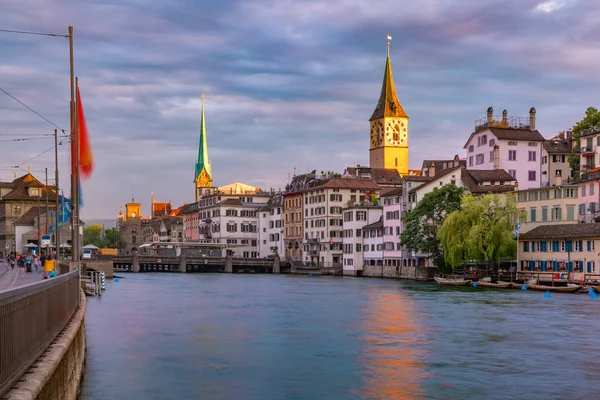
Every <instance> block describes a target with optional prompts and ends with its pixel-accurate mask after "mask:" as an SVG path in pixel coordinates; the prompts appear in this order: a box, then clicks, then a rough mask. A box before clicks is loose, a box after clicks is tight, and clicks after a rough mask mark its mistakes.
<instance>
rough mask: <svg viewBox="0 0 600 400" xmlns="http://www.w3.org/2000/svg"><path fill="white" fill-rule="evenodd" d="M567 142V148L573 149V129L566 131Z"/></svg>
mask: <svg viewBox="0 0 600 400" xmlns="http://www.w3.org/2000/svg"><path fill="white" fill-rule="evenodd" d="M567 143H568V144H569V149H571V150H572V149H573V131H572V130H570V129H569V130H568V131H567Z"/></svg>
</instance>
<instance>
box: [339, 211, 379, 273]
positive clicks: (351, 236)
mask: <svg viewBox="0 0 600 400" xmlns="http://www.w3.org/2000/svg"><path fill="white" fill-rule="evenodd" d="M381 213H382V207H380V206H376V205H373V204H367V203H365V204H363V205H360V204H358V205H356V204H355V205H351V206H347V207H344V208H343V209H342V215H343V226H342V228H343V230H342V252H343V263H342V264H343V266H342V267H343V274H344V275H348V276H360V275H361V274H362V270H363V265H364V262H365V261H364V260H365V257H364V255H365V254H366V253H365V252H366V251H367V248H366V247H364V242H363V237H364V236H363V228H365V227H366V226H368V225H371V224H373V223H375V222H379V221H381V215H382V214H381ZM369 255H372V253H370V248H369Z"/></svg>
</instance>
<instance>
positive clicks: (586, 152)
mask: <svg viewBox="0 0 600 400" xmlns="http://www.w3.org/2000/svg"><path fill="white" fill-rule="evenodd" d="M579 153H580V154H581V155H582V156H583V157H592V156H594V155H595V153H594V148H593V147H588V146H586V147H582V148H581V149H579Z"/></svg>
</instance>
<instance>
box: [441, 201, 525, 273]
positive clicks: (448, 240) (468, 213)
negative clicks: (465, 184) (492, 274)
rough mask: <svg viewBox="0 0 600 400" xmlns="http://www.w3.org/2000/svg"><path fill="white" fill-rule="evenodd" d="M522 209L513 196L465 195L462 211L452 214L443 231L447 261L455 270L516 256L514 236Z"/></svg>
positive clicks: (493, 262)
mask: <svg viewBox="0 0 600 400" xmlns="http://www.w3.org/2000/svg"><path fill="white" fill-rule="evenodd" d="M517 215H519V210H518V208H517V205H516V203H515V200H514V196H513V195H512V194H488V195H485V196H483V197H475V196H471V195H465V196H464V197H463V199H462V203H461V208H460V210H457V211H455V212H453V213H452V214H450V215H448V217H447V218H446V220H445V221H444V224H443V225H442V227H441V228H440V229H439V239H440V241H441V243H442V247H443V248H444V259H445V261H446V262H447V263H448V264H449V265H451V266H452V267H453V268H454V267H456V266H457V265H459V264H462V263H463V262H465V261H467V260H477V261H488V262H491V263H492V266H494V265H498V264H499V263H500V258H502V257H515V256H516V254H517V242H516V240H515V239H514V237H513V232H514V229H515V219H516V216H517Z"/></svg>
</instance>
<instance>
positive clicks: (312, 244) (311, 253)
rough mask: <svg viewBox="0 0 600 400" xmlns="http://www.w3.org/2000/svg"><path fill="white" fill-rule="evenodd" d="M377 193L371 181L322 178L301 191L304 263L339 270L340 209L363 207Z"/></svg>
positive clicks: (340, 258) (340, 244)
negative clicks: (337, 268)
mask: <svg viewBox="0 0 600 400" xmlns="http://www.w3.org/2000/svg"><path fill="white" fill-rule="evenodd" d="M378 194H379V186H378V185H377V184H376V183H375V181H373V180H372V179H362V178H353V177H347V178H342V177H339V176H336V177H325V178H324V179H322V181H321V182H320V183H319V184H317V185H315V186H314V187H310V188H308V189H305V190H303V195H304V200H303V208H304V242H303V243H304V263H305V265H312V266H321V267H338V266H339V267H341V266H342V262H343V252H342V228H343V226H342V225H343V223H342V209H343V208H344V207H346V206H349V205H354V204H364V203H365V202H366V201H368V200H369V199H370V197H371V196H372V195H375V196H377V195H378Z"/></svg>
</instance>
